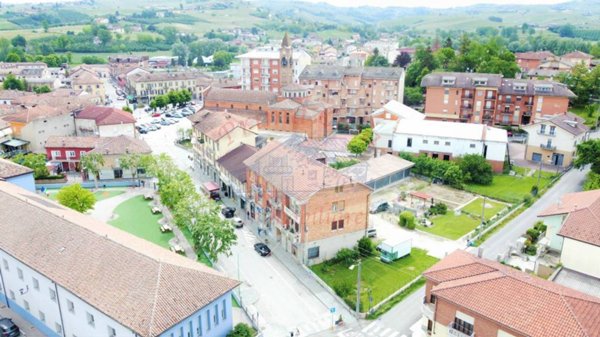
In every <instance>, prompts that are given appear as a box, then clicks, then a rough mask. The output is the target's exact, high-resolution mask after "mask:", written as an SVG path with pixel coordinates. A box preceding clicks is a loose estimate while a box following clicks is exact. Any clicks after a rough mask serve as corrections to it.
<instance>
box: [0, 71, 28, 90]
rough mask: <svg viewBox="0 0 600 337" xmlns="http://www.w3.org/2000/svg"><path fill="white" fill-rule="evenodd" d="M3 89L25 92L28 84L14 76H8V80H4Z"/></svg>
mask: <svg viewBox="0 0 600 337" xmlns="http://www.w3.org/2000/svg"><path fill="white" fill-rule="evenodd" d="M2 87H3V88H4V90H20V91H24V90H25V89H27V83H25V80H20V79H18V78H16V77H15V75H13V74H8V75H6V78H4V82H3V83H2Z"/></svg>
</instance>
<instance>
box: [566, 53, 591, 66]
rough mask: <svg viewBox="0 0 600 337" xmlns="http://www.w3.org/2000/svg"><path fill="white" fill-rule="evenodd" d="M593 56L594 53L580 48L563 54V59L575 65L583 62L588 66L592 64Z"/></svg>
mask: <svg viewBox="0 0 600 337" xmlns="http://www.w3.org/2000/svg"><path fill="white" fill-rule="evenodd" d="M593 58H594V57H593V56H592V55H590V54H587V53H584V52H582V51H579V50H576V51H574V52H571V53H568V54H565V55H563V56H561V59H562V60H564V61H567V62H569V63H571V64H573V65H576V64H580V63H583V65H585V66H586V67H588V68H589V67H590V66H591V65H592V59H593Z"/></svg>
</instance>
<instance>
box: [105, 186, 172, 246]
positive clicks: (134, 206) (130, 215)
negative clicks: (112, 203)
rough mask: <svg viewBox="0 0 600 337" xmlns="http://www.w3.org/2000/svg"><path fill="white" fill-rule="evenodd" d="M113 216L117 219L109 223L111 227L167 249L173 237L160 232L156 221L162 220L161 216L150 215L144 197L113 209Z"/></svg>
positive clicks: (170, 234)
mask: <svg viewBox="0 0 600 337" xmlns="http://www.w3.org/2000/svg"><path fill="white" fill-rule="evenodd" d="M115 214H116V215H117V218H116V219H115V220H112V221H109V223H110V224H111V225H113V226H115V227H117V228H120V229H122V230H124V231H126V232H129V233H131V234H133V235H135V236H137V237H139V238H142V239H144V240H148V241H150V242H153V243H155V244H157V245H159V246H162V247H164V248H167V249H169V240H170V239H172V238H173V237H174V235H173V233H162V232H161V231H160V225H159V224H158V220H160V219H161V218H162V214H152V212H150V206H149V205H148V201H147V200H144V196H141V195H139V196H137V197H133V198H131V199H129V200H126V201H124V202H122V203H121V204H120V205H119V206H117V208H115Z"/></svg>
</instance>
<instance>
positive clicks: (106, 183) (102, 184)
mask: <svg viewBox="0 0 600 337" xmlns="http://www.w3.org/2000/svg"><path fill="white" fill-rule="evenodd" d="M80 184H81V186H82V187H84V188H95V187H96V184H95V183H94V182H93V181H84V182H82V183H80ZM68 185H71V184H69V183H57V184H35V188H36V189H37V190H41V189H42V187H43V188H45V189H47V190H53V189H61V188H63V187H65V186H68ZM106 187H139V184H138V182H137V180H136V181H133V180H131V179H127V180H100V181H98V188H106Z"/></svg>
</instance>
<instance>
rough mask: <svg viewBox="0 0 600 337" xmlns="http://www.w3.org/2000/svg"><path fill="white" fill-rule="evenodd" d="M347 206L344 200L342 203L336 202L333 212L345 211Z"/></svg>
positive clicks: (332, 208) (332, 207)
mask: <svg viewBox="0 0 600 337" xmlns="http://www.w3.org/2000/svg"><path fill="white" fill-rule="evenodd" d="M345 204H346V203H345V202H344V201H343V200H342V201H336V202H334V203H332V204H331V211H332V212H339V211H343V210H344V206H345Z"/></svg>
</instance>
